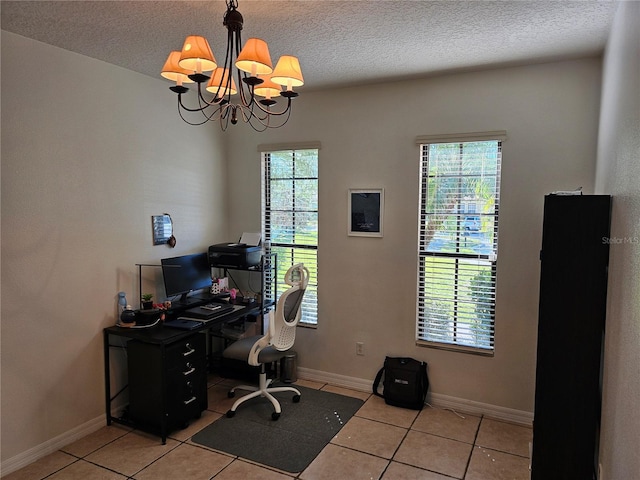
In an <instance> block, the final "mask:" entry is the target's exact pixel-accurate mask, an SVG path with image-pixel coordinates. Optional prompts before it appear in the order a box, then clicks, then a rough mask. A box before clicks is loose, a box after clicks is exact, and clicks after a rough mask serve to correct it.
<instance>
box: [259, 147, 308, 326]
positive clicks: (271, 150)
mask: <svg viewBox="0 0 640 480" xmlns="http://www.w3.org/2000/svg"><path fill="white" fill-rule="evenodd" d="M301 150H316V156H317V158H318V160H319V153H320V152H319V150H320V144H319V143H315V142H313V143H296V144H277V145H274V144H272V145H259V146H258V151H259V152H260V153H261V159H262V161H261V164H262V211H261V213H262V215H261V216H262V239H263V242H264V245H265V250H266V252H267V253H272V252H273V253H276V254H277V269H278V271H277V272H274V274H275V275H276V277H277V278H276V282H277V292H278V294H280V293H282V292H283V291H284V290H285V289H287V288H288V285H286V284H285V283H284V281H283V280H284V272H286V271H287V269H288V268H289V267H290V266H291V265H292V264H294V263H299V262H303V263H304V264H305V266H306V267H307V268H308V269H309V273H310V278H309V283H308V285H307V291H306V293H305V295H304V298H303V301H302V317H301V319H300V323H299V324H298V325H300V326H306V327H316V326H317V324H318V243H317V238H318V237H317V236H316V243H315V245H314V244H309V243H308V242H305V243H297V242H296V241H295V237H296V233H301V232H298V231H296V230H294V232H293V233H292V235H293V238H294V241H293V242H286V243H283V242H279V241H278V238H277V237H276V236H274V235H272V233H273V226H274V225H273V223H272V218H273V215H272V214H273V213H274V212H273V211H272V210H271V203H272V202H271V195H272V191H271V190H272V189H271V182H272V181H274V179H273V178H271V156H272V155H274V154H277V153H279V152H286V153H291V154H293V156H294V159H295V154H296V152H300V151H301ZM294 165H295V160H294ZM294 179H296V180H304V181H309V180H315V181H316V189H317V186H318V177H317V176H316V177H304V178H302V177H296V174H295V167H294V173H293V177H291V178H288V179H287V178H285V179H279V180H285V181H286V180H290V181H292V183H293V184H294V185H295V181H294ZM275 181H278V180H275ZM292 188H293V189H294V196H293V198H292V207H291V210H290V211H291V213H292V218H293V223H294V225H295V216H296V213H300V212H302V213H303V214H310V215H314V214H315V215H316V219H317V218H318V217H317V215H318V205H317V197H316V204H315V208H314V207H313V206H312V208H311V209H308V208H307V209H305V210H300V209H296V204H295V187H292ZM287 211H288V210H287ZM317 227H318V223H317V220H316V235H318V234H319V230H318V228H317ZM270 280H273V279H270ZM266 283H267V288H269V287H270V286H271V285H272V282H271V281H269V280H268V281H267V282H266ZM271 293H272V292H271V291H268V292H267V295H268V296H267V297H266V298H271V296H272V295H271Z"/></svg>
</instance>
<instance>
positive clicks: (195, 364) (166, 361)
mask: <svg viewBox="0 0 640 480" xmlns="http://www.w3.org/2000/svg"><path fill="white" fill-rule="evenodd" d="M127 351H128V367H129V368H128V370H129V417H130V419H131V420H132V421H133V422H135V423H136V424H138V425H140V426H143V427H145V428H146V429H148V430H152V431H158V432H160V434H161V435H162V437H163V441H164V439H165V438H166V435H167V434H168V433H169V432H171V431H172V430H176V429H179V428H184V427H186V426H187V425H188V424H189V421H190V420H191V419H193V418H198V417H199V416H200V414H201V413H202V411H203V410H205V409H206V408H207V372H206V341H205V335H204V334H202V333H194V334H193V335H190V336H188V337H183V338H181V339H180V340H178V341H176V342H173V343H166V344H164V343H163V344H154V343H146V342H143V341H140V340H135V339H134V340H131V341H130V342H129V344H128V346H127Z"/></svg>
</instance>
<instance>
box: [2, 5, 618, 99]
mask: <svg viewBox="0 0 640 480" xmlns="http://www.w3.org/2000/svg"><path fill="white" fill-rule="evenodd" d="M616 6H617V4H616V2H615V1H607V0H597V1H593V0H580V1H567V0H556V1H548V0H534V1H527V0H518V1H454V0H448V1H429V0H415V1H413V0H412V1H409V0H395V1H389V0H387V1H383V0H357V1H332V0H296V1H289V0H261V1H257V0H239V5H238V11H240V12H241V13H242V15H243V16H244V30H243V32H242V33H243V39H245V40H246V39H247V38H249V37H260V38H263V39H265V40H266V41H267V42H268V43H269V49H270V51H271V57H272V59H273V61H274V62H275V61H276V60H277V58H278V57H279V56H280V55H283V54H293V55H296V56H298V57H299V58H300V62H301V65H302V70H303V74H304V77H305V87H303V88H304V89H322V88H329V87H337V86H345V85H354V84H361V83H374V82H380V81H387V80H392V79H401V78H411V77H418V76H425V75H433V74H437V73H442V72H448V71H456V70H468V69H478V68H487V67H491V66H499V65H518V64H524V63H536V62H543V61H549V60H557V59H565V58H577V57H581V56H588V55H595V54H598V53H600V52H602V51H603V49H604V45H605V42H606V39H607V36H608V33H609V29H610V28H611V23H612V19H613V15H614V11H615V8H616ZM0 8H1V14H2V29H3V30H8V31H10V32H14V33H17V34H20V35H23V36H26V37H30V38H33V39H36V40H39V41H42V42H45V43H49V44H51V45H56V46H58V47H61V48H64V49H67V50H71V51H74V52H77V53H81V54H83V55H87V56H90V57H93V58H97V59H100V60H104V61H106V62H109V63H112V64H115V65H119V66H122V67H124V68H127V69H130V70H134V71H137V72H140V73H143V74H146V75H151V76H154V77H158V78H159V72H160V69H161V68H162V65H163V64H164V61H165V59H166V57H167V55H168V52H169V51H171V50H179V49H180V48H181V47H182V43H183V41H184V37H185V36H186V35H188V34H199V35H204V36H205V37H207V39H208V40H209V43H210V44H211V48H212V50H213V52H214V55H216V56H217V58H219V59H221V58H222V57H223V52H224V49H225V48H226V29H225V28H224V27H223V26H222V17H223V15H224V12H225V8H226V7H225V3H224V1H221V0H213V1H207V2H200V1H133V2H132V1H16V2H14V1H4V0H3V1H2V2H1V4H0Z"/></svg>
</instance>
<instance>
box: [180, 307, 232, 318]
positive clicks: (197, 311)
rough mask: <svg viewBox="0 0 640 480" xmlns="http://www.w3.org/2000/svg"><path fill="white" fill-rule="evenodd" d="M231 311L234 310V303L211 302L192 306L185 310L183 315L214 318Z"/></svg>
mask: <svg viewBox="0 0 640 480" xmlns="http://www.w3.org/2000/svg"><path fill="white" fill-rule="evenodd" d="M231 311H233V305H230V304H222V303H210V304H207V305H202V306H200V307H195V308H190V309H189V310H187V311H186V312H184V314H183V316H185V317H189V318H197V319H201V320H212V319H214V318H217V317H219V316H221V315H224V314H226V313H229V312H231Z"/></svg>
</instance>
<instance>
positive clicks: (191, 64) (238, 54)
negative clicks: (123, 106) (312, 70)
mask: <svg viewBox="0 0 640 480" xmlns="http://www.w3.org/2000/svg"><path fill="white" fill-rule="evenodd" d="M237 7H238V1H237V0H227V11H226V12H225V15H224V19H223V22H222V23H223V25H224V26H225V27H227V51H226V54H225V56H224V59H223V61H222V62H218V61H217V60H216V59H215V57H214V55H213V52H212V51H211V47H210V46H209V42H208V41H207V39H206V38H204V37H201V36H197V35H189V36H188V37H187V38H186V39H185V41H184V44H183V46H182V50H181V51H177V50H176V51H172V52H171V53H169V56H168V58H167V61H166V62H165V64H164V67H162V71H161V73H160V74H161V75H162V76H163V77H164V78H166V79H168V80H171V81H173V82H175V83H176V84H175V85H173V86H171V87H170V89H171V90H172V91H173V92H175V93H177V94H178V113H179V114H180V117H181V118H182V119H183V120H184V121H185V122H187V123H188V124H190V125H202V124H203V123H206V122H208V121H215V120H218V121H219V122H220V126H221V128H222V130H226V129H227V127H228V125H229V122H231V124H232V125H235V124H236V123H237V122H238V119H239V118H240V119H242V121H244V122H245V123H248V124H249V125H251V127H253V129H254V130H257V131H263V130H266V129H267V128H277V127H281V126H282V125H284V124H285V123H287V120H289V116H290V115H291V104H292V100H293V99H294V98H295V97H297V96H298V93H297V92H294V91H293V88H294V87H300V86H302V85H304V79H303V77H302V70H301V69H300V62H299V61H298V58H297V57H294V56H291V55H283V56H281V57H280V59H279V60H278V62H277V63H276V66H275V68H273V64H272V62H271V55H270V54H269V47H268V45H267V42H265V41H264V40H262V39H260V38H250V39H249V40H247V43H246V44H245V45H244V47H243V46H242V38H241V31H242V25H243V18H242V15H241V14H240V12H239V11H238V10H237ZM189 83H195V84H196V85H197V105H196V106H189V107H188V106H186V105H185V104H184V103H183V96H185V94H186V93H187V92H188V91H189V88H187V87H186V86H184V84H189ZM203 85H204V87H203ZM203 90H205V91H206V92H208V94H206V95H205V93H204V92H203ZM258 97H260V98H258ZM279 97H283V98H284V99H285V100H284V102H283V103H285V105H278V101H277V100H276V98H279ZM272 107H273V108H272ZM278 107H279V108H278ZM192 116H195V119H193V117H192ZM187 117H188V118H187Z"/></svg>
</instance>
